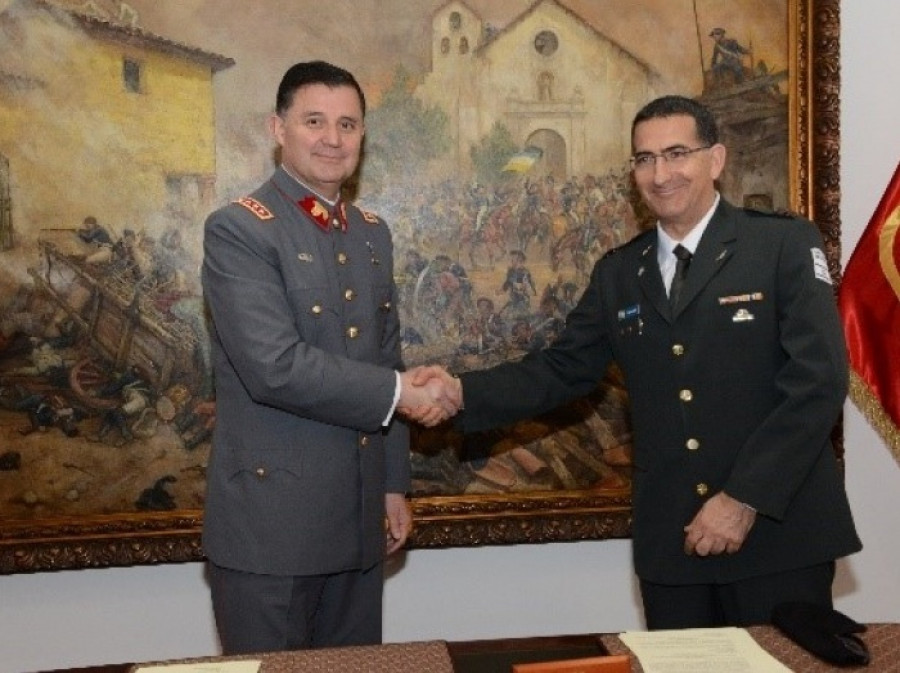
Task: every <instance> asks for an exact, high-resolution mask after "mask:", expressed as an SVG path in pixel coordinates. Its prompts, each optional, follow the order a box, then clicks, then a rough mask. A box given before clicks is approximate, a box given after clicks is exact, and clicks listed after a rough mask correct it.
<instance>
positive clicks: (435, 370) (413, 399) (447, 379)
mask: <svg viewBox="0 0 900 673" xmlns="http://www.w3.org/2000/svg"><path fill="white" fill-rule="evenodd" d="M462 405H463V391H462V383H461V382H460V380H459V379H458V378H456V377H455V376H452V375H451V374H450V373H449V372H448V371H447V370H446V369H444V368H443V367H438V366H437V365H432V366H427V367H425V366H422V367H416V368H415V369H410V370H409V371H406V372H401V373H400V401H399V402H398V403H397V411H399V412H400V413H401V414H403V415H404V416H405V417H406V418H408V419H410V420H412V421H416V422H417V423H421V424H422V425H424V426H425V427H428V428H431V427H434V426H435V425H437V424H438V423H443V422H444V421H446V420H447V419H448V418H450V417H451V416H455V415H456V414H457V412H458V411H459V410H460V409H461V408H462Z"/></svg>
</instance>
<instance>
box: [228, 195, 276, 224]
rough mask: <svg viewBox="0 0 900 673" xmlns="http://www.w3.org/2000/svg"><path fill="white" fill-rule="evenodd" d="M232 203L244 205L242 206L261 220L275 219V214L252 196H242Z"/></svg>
mask: <svg viewBox="0 0 900 673" xmlns="http://www.w3.org/2000/svg"><path fill="white" fill-rule="evenodd" d="M234 203H237V204H238V205H241V206H244V208H246V209H247V210H249V211H250V212H251V213H253V214H254V215H256V216H257V217H258V218H259V219H261V220H274V219H275V215H274V214H273V213H272V211H271V210H269V209H268V208H266V207H265V206H264V205H263V204H262V203H260V202H259V201H257V200H256V199H254V198H253V197H252V196H242V197H241V198H239V199H235V200H234Z"/></svg>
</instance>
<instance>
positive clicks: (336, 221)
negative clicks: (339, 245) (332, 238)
mask: <svg viewBox="0 0 900 673" xmlns="http://www.w3.org/2000/svg"><path fill="white" fill-rule="evenodd" d="M331 226H332V227H334V228H335V229H340V228H341V221H340V220H339V219H337V218H334V219H333V220H332V221H331Z"/></svg>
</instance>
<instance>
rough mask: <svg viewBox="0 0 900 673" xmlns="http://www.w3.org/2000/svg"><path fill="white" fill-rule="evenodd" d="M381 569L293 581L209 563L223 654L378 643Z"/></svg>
mask: <svg viewBox="0 0 900 673" xmlns="http://www.w3.org/2000/svg"><path fill="white" fill-rule="evenodd" d="M383 566H384V564H383V563H379V564H377V565H375V566H374V567H372V568H369V569H367V570H352V571H348V572H342V573H336V574H331V575H313V576H297V577H295V576H278V575H258V574H256V573H248V572H242V571H240V570H232V569H230V568H223V567H221V566H217V565H215V564H214V563H207V568H208V578H209V586H210V592H211V594H212V603H213V612H214V614H215V618H216V628H217V630H218V632H219V641H220V643H221V645H222V654H224V655H233V654H247V653H253V652H273V651H281V650H300V649H310V648H316V647H339V646H342V645H376V644H379V643H381V605H382V591H383V587H384V567H383Z"/></svg>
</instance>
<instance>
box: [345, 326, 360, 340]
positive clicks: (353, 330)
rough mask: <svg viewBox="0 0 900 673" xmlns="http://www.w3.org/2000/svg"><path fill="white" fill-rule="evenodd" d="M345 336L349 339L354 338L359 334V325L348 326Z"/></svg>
mask: <svg viewBox="0 0 900 673" xmlns="http://www.w3.org/2000/svg"><path fill="white" fill-rule="evenodd" d="M347 336H348V337H350V338H351V339H355V338H356V337H358V336H359V327H348V328H347Z"/></svg>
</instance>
